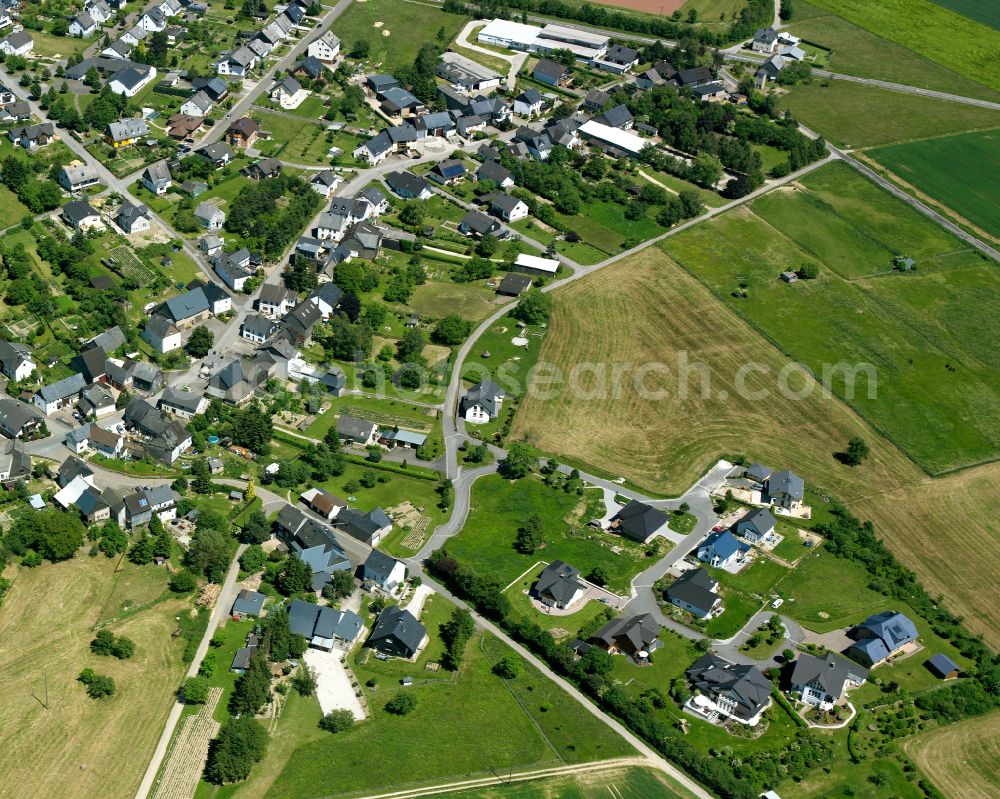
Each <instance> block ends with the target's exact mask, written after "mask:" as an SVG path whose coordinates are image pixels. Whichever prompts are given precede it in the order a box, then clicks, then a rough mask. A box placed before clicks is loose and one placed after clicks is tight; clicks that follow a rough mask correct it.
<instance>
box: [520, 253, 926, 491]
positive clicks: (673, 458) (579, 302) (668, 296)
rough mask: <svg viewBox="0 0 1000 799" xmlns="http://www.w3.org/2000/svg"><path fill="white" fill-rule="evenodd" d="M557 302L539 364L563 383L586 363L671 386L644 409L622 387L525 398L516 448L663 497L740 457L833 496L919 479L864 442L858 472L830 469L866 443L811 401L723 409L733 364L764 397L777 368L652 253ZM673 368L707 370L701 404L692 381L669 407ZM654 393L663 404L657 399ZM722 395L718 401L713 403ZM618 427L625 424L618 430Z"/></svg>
mask: <svg viewBox="0 0 1000 799" xmlns="http://www.w3.org/2000/svg"><path fill="white" fill-rule="evenodd" d="M555 299H556V302H555V309H554V313H553V318H552V321H551V323H550V325H549V334H548V337H547V339H546V340H545V342H544V343H543V344H542V352H541V355H540V356H539V359H540V360H541V361H544V362H547V363H551V364H554V365H556V366H557V367H558V368H560V369H561V370H562V371H563V374H564V375H565V374H566V373H567V372H568V371H569V370H571V369H572V367H573V365H574V364H576V363H578V362H582V361H587V362H591V363H608V364H612V363H632V364H663V365H665V366H667V367H668V368H669V370H670V376H669V377H666V378H664V379H661V378H659V377H657V376H656V375H655V374H654V375H651V376H649V378H648V380H647V385H648V386H649V388H650V389H652V392H651V394H650V395H649V396H647V397H643V396H640V392H639V391H638V390H637V388H636V386H635V383H634V382H633V381H632V380H631V379H629V380H626V381H624V383H623V384H622V386H621V394H620V396H619V397H618V398H615V397H613V396H612V393H611V390H610V387H609V388H608V391H607V392H606V393H605V395H604V396H598V397H595V398H592V399H588V398H585V397H584V396H582V395H580V394H570V393H569V392H567V391H565V390H563V391H561V392H560V394H559V396H557V397H555V398H554V399H545V400H543V399H540V398H538V397H535V396H528V397H527V398H525V400H524V401H523V403H522V405H521V409H520V411H519V412H518V414H517V416H516V418H515V422H514V427H513V436H514V437H523V438H526V439H527V440H528V441H530V442H531V443H533V444H535V445H536V446H538V447H539V448H540V449H542V450H544V451H546V452H554V453H557V454H559V455H562V456H564V457H567V456H568V457H570V458H572V459H574V460H575V461H578V462H580V463H583V464H592V465H593V464H601V465H602V466H603V467H604V471H606V472H608V473H610V474H611V475H621V476H623V477H626V478H628V479H629V480H632V481H633V482H634V483H636V484H637V485H639V486H640V487H642V488H644V489H646V490H648V491H652V492H654V493H656V494H664V495H668V496H670V495H676V494H678V493H681V492H683V491H685V490H687V489H688V488H689V487H690V485H691V484H692V483H693V482H694V481H695V480H696V479H697V478H698V477H699V476H700V475H701V474H702V473H703V472H704V471H705V470H706V469H707V468H708V467H709V466H710V465H711V464H713V463H715V461H716V460H717V459H718V458H719V457H720V456H724V455H726V454H731V453H738V452H746V453H747V455H748V456H749V457H750V458H751V459H753V460H758V461H761V462H763V463H782V464H786V465H788V466H789V467H790V468H794V469H795V471H797V472H798V473H799V474H803V475H810V476H811V479H810V481H809V482H810V483H812V484H819V485H822V486H824V487H825V488H826V489H828V490H835V491H836V492H838V493H840V492H843V491H846V490H849V489H851V488H852V487H853V488H856V489H858V490H861V489H864V488H866V487H867V486H870V485H871V484H872V482H873V481H874V482H875V483H879V484H882V485H887V486H896V485H899V484H901V481H903V480H906V479H911V478H914V477H916V476H919V474H920V473H919V472H918V471H917V470H916V469H915V468H914V467H913V465H912V464H911V463H910V462H909V461H907V460H906V459H905V458H904V457H902V456H901V454H900V453H899V452H898V451H897V450H895V448H892V447H888V446H885V445H883V444H881V443H880V442H877V441H870V443H871V444H872V450H873V452H872V456H871V458H870V459H869V460H868V461H867V462H866V463H865V464H864V466H863V467H861V468H860V469H858V470H852V469H846V468H843V467H840V466H839V465H838V464H837V463H836V461H834V460H833V458H832V457H831V449H832V447H831V445H830V442H839V441H846V440H847V439H848V438H850V437H851V436H853V435H865V434H868V437H869V439H871V435H870V434H869V431H868V430H867V428H866V426H865V425H863V424H862V423H861V422H860V421H859V420H858V419H857V418H856V417H855V416H854V415H853V414H851V413H850V412H849V411H848V410H847V409H846V408H844V407H843V406H842V405H841V404H840V403H838V402H836V401H831V400H827V399H823V398H821V397H819V396H818V395H816V394H814V395H811V396H809V397H807V398H806V399H804V400H802V401H794V400H791V399H789V398H785V397H782V396H781V395H780V394H778V393H777V392H775V391H771V394H772V396H770V397H769V398H768V399H767V401H766V402H756V403H755V402H743V401H738V400H729V399H728V398H729V397H736V396H738V394H737V389H736V381H735V375H736V373H737V371H738V370H739V368H740V367H741V366H742V365H743V364H746V363H748V362H751V361H755V362H760V363H762V364H764V365H766V367H767V368H768V369H769V370H770V375H771V381H770V382H769V381H768V380H767V379H766V378H763V377H761V376H759V375H757V374H752V375H749V376H748V380H747V386H748V388H751V389H753V390H756V389H760V388H773V385H772V383H773V379H774V378H773V376H774V375H775V374H777V373H778V372H779V371H780V370H781V369H782V368H783V367H784V366H785V365H786V364H787V359H785V358H784V357H783V356H781V355H780V353H779V352H778V351H777V350H775V349H773V348H771V347H769V346H768V345H766V344H764V343H763V342H762V341H760V340H759V339H758V338H757V337H756V335H755V333H754V331H753V330H752V329H751V328H750V327H749V326H748V325H747V324H746V323H745V322H744V321H743V320H741V319H740V318H739V317H738V316H736V314H734V313H733V312H732V311H730V310H729V309H727V308H726V307H725V306H724V305H723V304H722V303H720V302H719V301H718V300H717V299H715V298H714V297H713V296H712V295H711V294H710V293H709V292H708V291H707V290H706V289H705V288H704V287H703V286H702V285H701V284H700V283H698V282H697V281H696V280H695V279H694V278H692V277H691V276H690V275H688V274H686V273H685V272H684V271H683V270H682V269H680V268H678V267H677V265H676V264H674V263H673V262H671V261H670V260H669V259H668V258H666V257H665V256H664V255H663V254H662V252H660V251H658V250H657V249H655V248H651V249H648V250H645V251H643V252H642V253H639V254H637V255H635V256H633V257H632V258H629V259H626V260H624V261H622V262H621V263H620V264H615V265H614V266H611V267H608V268H606V269H603V270H601V271H600V272H597V273H595V274H593V275H589V276H588V277H587V278H585V279H583V280H579V281H576V282H575V283H573V284H571V285H569V286H567V287H566V288H564V289H560V290H559V291H557V292H556V293H555ZM666 309H673V310H671V311H669V312H665V311H666ZM681 353H684V355H683V356H682V355H681ZM680 357H686V358H687V362H688V363H690V364H696V363H707V364H711V373H710V377H711V383H710V385H709V396H708V397H707V398H705V399H702V394H701V382H700V380H699V378H698V375H697V374H694V375H693V376H692V378H691V379H690V380H689V381H688V383H689V387H690V394H691V396H690V397H689V398H687V399H681V398H679V397H678V396H677V393H678V392H677V391H676V390H675V388H676V367H677V365H678V359H679V358H680ZM663 388H666V389H668V391H669V393H668V394H667V395H666V396H657V395H656V392H657V390H659V389H663ZM723 393H725V396H726V399H720V395H721V394H723ZM622 419H629V420H630V423H629V424H628V425H626V426H623V425H622V424H621V420H622ZM779 420H780V421H779ZM816 442H824V443H823V444H822V445H820V446H816ZM748 450H749V451H748Z"/></svg>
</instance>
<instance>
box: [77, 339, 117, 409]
mask: <svg viewBox="0 0 1000 799" xmlns="http://www.w3.org/2000/svg"><path fill="white" fill-rule="evenodd" d="M102 352H103V350H102ZM80 411H81V412H82V413H83V415H84V416H88V417H90V416H93V417H94V418H95V419H101V418H103V417H105V416H107V415H109V414H112V413H114V412H115V397H114V395H113V394H112V393H111V392H110V391H108V390H107V389H106V388H105V387H104V386H102V385H101V384H100V383H94V384H93V385H90V386H87V387H86V388H85V389H84V390H83V391H81V392H80Z"/></svg>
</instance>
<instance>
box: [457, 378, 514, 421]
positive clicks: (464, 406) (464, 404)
mask: <svg viewBox="0 0 1000 799" xmlns="http://www.w3.org/2000/svg"><path fill="white" fill-rule="evenodd" d="M505 396H506V394H505V393H504V390H503V389H502V388H500V386H498V385H497V384H496V383H494V382H493V381H492V380H482V381H480V382H479V383H476V385H474V386H473V387H472V388H470V389H469V390H468V391H467V392H466V393H465V396H463V397H462V399H461V400H460V401H459V403H458V412H459V414H460V415H461V416H462V418H463V419H465V421H467V422H469V423H471V424H486V423H487V422H488V421H490V420H491V419H496V418H497V417H498V416H499V415H500V410H501V408H502V407H503V401H504V397H505Z"/></svg>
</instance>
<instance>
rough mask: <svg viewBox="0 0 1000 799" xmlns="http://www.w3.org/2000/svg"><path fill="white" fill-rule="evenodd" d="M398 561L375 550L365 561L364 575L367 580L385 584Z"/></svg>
mask: <svg viewBox="0 0 1000 799" xmlns="http://www.w3.org/2000/svg"><path fill="white" fill-rule="evenodd" d="M396 563H398V561H397V560H396V559H395V558H393V557H391V556H390V555H386V554H385V553H384V552H381V551H379V550H377V549H373V550H372V552H371V554H370V555H369V556H368V559H367V560H366V561H365V568H364V575H365V579H366V580H375V581H376V582H380V583H381V582H385V581H386V579H388V577H389V575H390V574H391V573H392V570H393V569H394V568H395V567H396Z"/></svg>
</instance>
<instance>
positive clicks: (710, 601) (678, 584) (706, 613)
mask: <svg viewBox="0 0 1000 799" xmlns="http://www.w3.org/2000/svg"><path fill="white" fill-rule="evenodd" d="M666 596H667V599H668V600H669V601H670V603H671V604H673V605H676V606H677V607H679V608H680V609H681V610H686V611H687V612H688V613H690V614H691V615H693V616H697V617H698V618H699V619H711V618H713V617H715V616H718V615H719V614H720V613H722V611H723V610H725V608H724V607H723V605H722V597H720V596H719V583H718V581H717V580H715V579H714V578H713V577H712V576H711V575H710V574H709V573H708V572H707V571H705V570H704V569H690V570H689V571H686V572H684V573H683V574H682V575H681V576H680V577H678V578H677V579H676V580H674V582H673V583H672V584H671V585H670V586H669V587H668V588H667V591H666Z"/></svg>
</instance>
